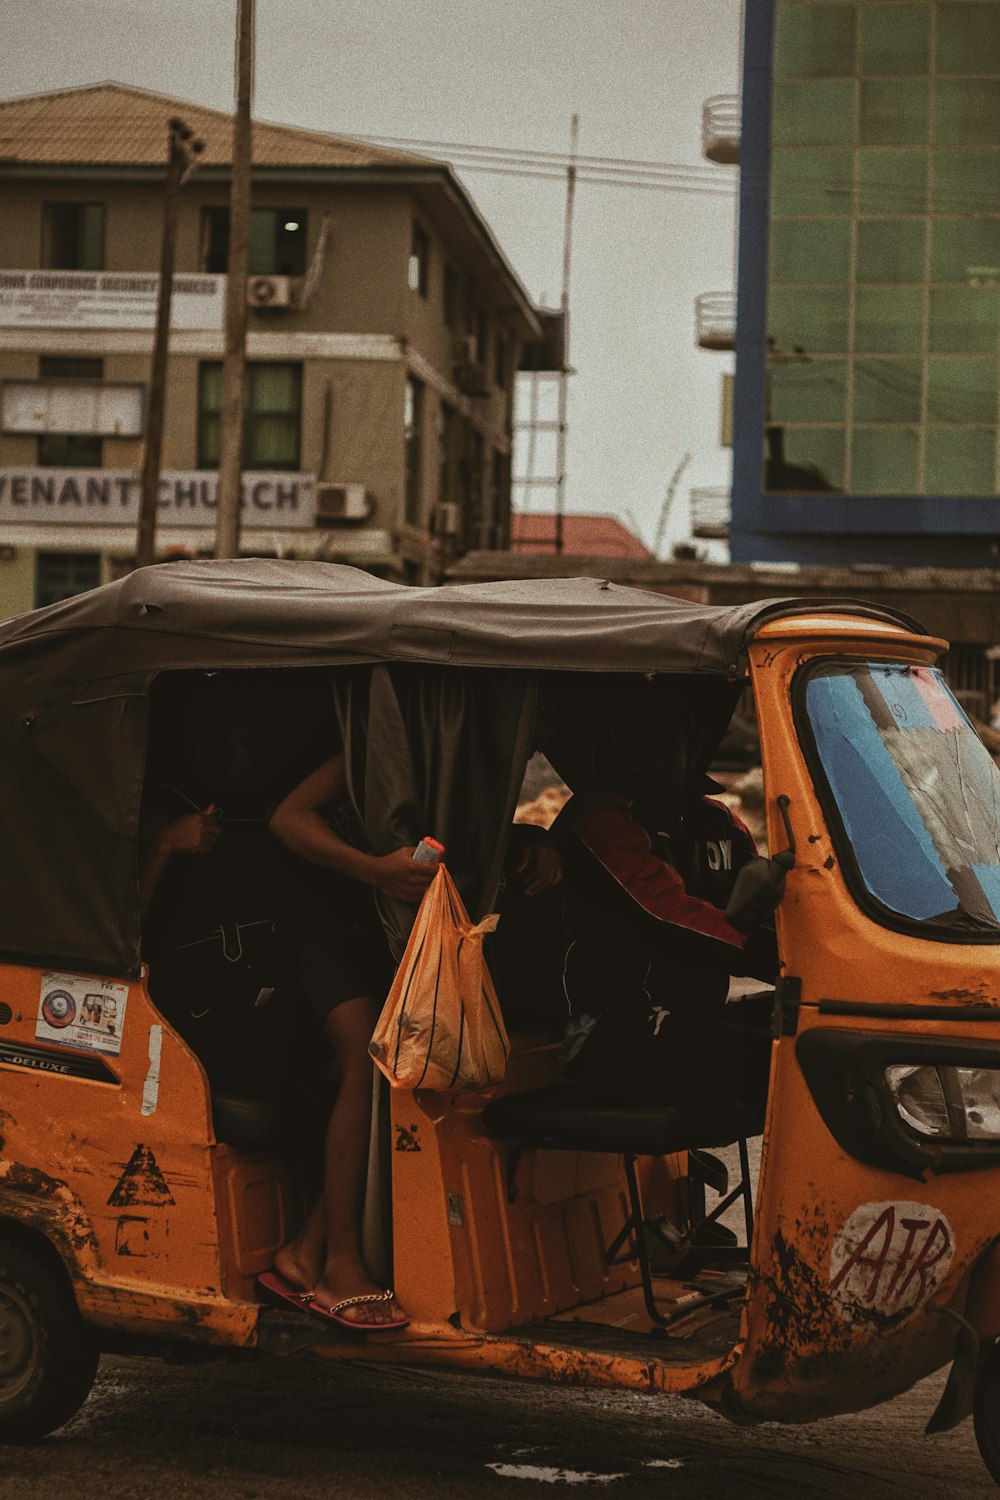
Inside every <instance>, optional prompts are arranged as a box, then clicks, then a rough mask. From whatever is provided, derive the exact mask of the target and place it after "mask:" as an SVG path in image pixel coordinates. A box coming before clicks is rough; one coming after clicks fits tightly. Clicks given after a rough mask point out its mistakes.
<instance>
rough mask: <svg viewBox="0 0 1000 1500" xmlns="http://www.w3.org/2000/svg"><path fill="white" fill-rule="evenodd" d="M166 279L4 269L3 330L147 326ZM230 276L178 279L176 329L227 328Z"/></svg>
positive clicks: (0, 287)
mask: <svg viewBox="0 0 1000 1500" xmlns="http://www.w3.org/2000/svg"><path fill="white" fill-rule="evenodd" d="M159 284H160V278H159V276H156V275H150V276H147V275H143V274H142V273H137V272H126V271H0V328H142V329H149V330H152V328H153V326H154V324H155V321H156V296H157V289H158V287H159ZM225 296H226V278H225V277H224V276H198V275H184V276H175V277H174V291H173V297H172V299H171V303H170V326H171V328H207V329H218V328H221V327H222V314H223V307H224V304H225Z"/></svg>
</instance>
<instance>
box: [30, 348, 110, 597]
mask: <svg viewBox="0 0 1000 1500" xmlns="http://www.w3.org/2000/svg"><path fill="white" fill-rule="evenodd" d="M38 373H39V375H40V376H41V378H42V379H43V380H103V378H104V361H103V359H64V358H63V357H62V356H60V355H42V358H41V359H40V361H39V365H38ZM103 462H104V443H103V440H102V439H101V438H100V437H98V436H96V435H95V434H94V433H84V432H80V433H72V432H43V433H40V434H39V437H38V466H39V468H46V469H99V468H100V467H101V464H102V463H103ZM66 555H67V556H76V555H78V554H74V553H67V554H66ZM86 587H87V588H89V587H91V585H90V584H87V585H86ZM70 592H71V593H74V594H75V593H79V592H80V590H79V589H72V590H71V591H70ZM60 597H61V598H65V597H66V596H65V595H61V596H60Z"/></svg>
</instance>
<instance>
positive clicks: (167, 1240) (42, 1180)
mask: <svg viewBox="0 0 1000 1500" xmlns="http://www.w3.org/2000/svg"><path fill="white" fill-rule="evenodd" d="M96 978H97V981H98V982H99V976H97V977H96ZM40 986H41V973H40V971H39V970H37V969H28V968H20V967H14V966H10V965H4V966H3V967H0V999H2V1000H4V1001H6V1003H7V1004H8V1005H9V1006H10V1008H11V1011H12V1013H13V1014H12V1017H11V1020H10V1021H9V1022H8V1024H7V1025H6V1026H5V1027H4V1028H3V1039H4V1041H6V1042H11V1043H19V1044H22V1045H37V1044H36V1025H37V1018H38V1014H39V999H40ZM120 1040H121V1051H120V1053H119V1055H118V1056H113V1055H112V1056H108V1055H103V1056H104V1061H105V1062H106V1064H107V1066H108V1067H109V1068H110V1069H111V1071H112V1073H113V1074H114V1075H115V1076H116V1078H117V1083H102V1082H96V1081H92V1080H89V1079H82V1078H74V1077H63V1076H56V1075H54V1074H52V1073H49V1072H38V1071H33V1070H30V1069H28V1068H22V1067H17V1066H0V1134H2V1137H3V1146H2V1151H0V1220H2V1219H4V1218H10V1219H15V1220H17V1221H18V1222H20V1223H22V1224H24V1225H25V1226H26V1227H28V1228H32V1229H35V1230H37V1231H38V1232H40V1233H42V1234H44V1235H45V1237H46V1238H47V1239H49V1240H50V1241H51V1242H52V1244H53V1245H54V1246H55V1247H56V1249H57V1250H58V1251H59V1253H60V1255H61V1256H62V1258H63V1261H64V1262H65V1264H66V1267H67V1270H68V1271H69V1273H70V1276H71V1277H72V1279H73V1283H74V1288H75V1291H76V1297H77V1301H78V1302H79V1305H80V1308H81V1311H82V1312H83V1314H84V1316H85V1317H86V1318H87V1319H88V1320H89V1321H91V1322H93V1323H94V1324H96V1325H98V1326H100V1327H105V1328H120V1329H124V1330H132V1331H141V1332H143V1333H151V1334H156V1333H161V1334H172V1333H181V1334H182V1335H183V1336H184V1337H186V1338H200V1339H204V1340H210V1341H218V1342H221V1343H244V1342H246V1341H247V1340H248V1339H249V1338H250V1337H251V1336H252V1334H253V1331H254V1327H255V1323H256V1314H257V1308H256V1307H254V1306H252V1305H248V1304H245V1303H242V1302H238V1301H232V1300H230V1298H228V1297H227V1296H226V1295H225V1293H224V1290H223V1284H222V1261H221V1257H220V1244H219V1221H218V1217H217V1213H216V1193H215V1187H214V1180H213V1163H212V1153H213V1150H214V1143H213V1136H212V1129H211V1120H210V1117H209V1108H208V1095H207V1089H206V1085H205V1078H204V1074H203V1073H202V1070H201V1067H200V1066H199V1064H198V1062H197V1060H196V1059H195V1058H194V1057H193V1055H192V1054H191V1052H190V1051H189V1050H188V1048H187V1047H186V1046H185V1045H184V1043H183V1042H182V1041H181V1040H180V1038H179V1037H178V1036H177V1035H176V1034H175V1033H174V1032H172V1031H171V1030H170V1028H169V1027H168V1026H167V1025H166V1024H165V1023H164V1021H163V1019H162V1017H161V1016H160V1015H159V1013H158V1012H157V1011H156V1010H155V1008H154V1007H153V1005H152V1003H151V1002H150V1000H149V997H148V995H147V994H146V991H145V988H144V986H143V985H142V984H141V983H133V984H131V985H129V990H128V999H127V1002H126V1005H125V1014H124V1021H123V1025H122V1027H121V1038H120ZM44 1045H45V1046H46V1047H47V1048H48V1047H49V1046H50V1045H51V1044H50V1043H45V1044H44ZM157 1051H158V1054H159V1056H158V1067H157V1063H156V1061H155V1060H154V1054H155V1053H156V1052H157ZM52 1056H53V1058H54V1059H59V1058H60V1057H66V1056H69V1057H77V1058H78V1057H79V1056H80V1053H79V1051H73V1050H70V1049H65V1050H63V1051H60V1050H59V1049H58V1047H53V1048H52Z"/></svg>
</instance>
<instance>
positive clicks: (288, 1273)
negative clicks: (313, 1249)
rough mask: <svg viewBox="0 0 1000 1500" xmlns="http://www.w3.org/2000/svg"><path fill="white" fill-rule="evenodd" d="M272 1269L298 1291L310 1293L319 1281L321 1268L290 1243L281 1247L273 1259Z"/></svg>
mask: <svg viewBox="0 0 1000 1500" xmlns="http://www.w3.org/2000/svg"><path fill="white" fill-rule="evenodd" d="M274 1269H275V1270H276V1271H277V1272H278V1273H279V1275H281V1276H283V1277H284V1278H285V1280H286V1281H290V1282H291V1284H292V1286H294V1287H297V1288H298V1290H299V1291H302V1292H311V1291H313V1289H314V1288H315V1286H316V1283H317V1281H318V1280H319V1275H320V1270H321V1267H320V1266H319V1265H318V1264H313V1263H312V1262H311V1261H310V1258H309V1256H307V1255H305V1254H303V1252H302V1250H301V1249H300V1248H299V1246H297V1245H296V1244H295V1243H294V1242H292V1243H290V1244H288V1245H282V1247H281V1249H280V1250H279V1251H278V1253H277V1255H276V1256H275V1257H274Z"/></svg>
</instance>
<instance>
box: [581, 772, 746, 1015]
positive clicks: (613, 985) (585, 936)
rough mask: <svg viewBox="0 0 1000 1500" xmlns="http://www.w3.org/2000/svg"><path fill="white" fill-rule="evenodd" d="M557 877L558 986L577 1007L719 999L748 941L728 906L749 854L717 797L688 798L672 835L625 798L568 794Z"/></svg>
mask: <svg viewBox="0 0 1000 1500" xmlns="http://www.w3.org/2000/svg"><path fill="white" fill-rule="evenodd" d="M552 833H553V836H554V838H555V840H556V844H557V847H558V849H559V853H560V857H561V859H562V863H563V874H564V880H565V885H564V890H565V902H564V920H565V923H566V929H567V949H566V956H565V963H564V973H563V980H564V987H565V990H566V998H567V1002H568V1004H569V1007H570V1010H571V1011H572V1012H573V1013H574V1014H575V1015H578V1016H580V1015H591V1016H599V1015H601V1014H602V1013H603V1012H604V1011H606V1010H608V1009H610V1008H615V1007H618V1006H621V1005H641V1006H649V1005H650V1004H652V1005H654V1006H663V1007H665V1008H667V1009H677V1008H686V1007H687V1006H694V1007H697V1008H698V1009H699V1010H702V1009H704V1008H705V1007H706V1006H707V1007H714V1006H721V1005H722V1004H723V1003H724V1002H725V998H726V993H727V990H728V985H729V976H730V975H731V974H741V973H744V972H745V957H744V949H745V948H746V944H747V938H746V935H745V934H744V933H742V932H739V931H737V929H736V928H735V927H732V926H731V925H730V924H729V922H727V921H726V918H725V916H724V915H723V912H724V908H725V906H726V903H727V901H728V899H729V896H730V893H731V891H732V888H733V883H734V881H735V879H736V875H737V874H738V872H739V870H740V869H741V868H742V867H743V865H744V864H746V862H747V860H749V859H751V858H753V856H754V855H755V854H756V852H757V850H756V846H755V844H754V841H753V838H752V836H751V834H750V832H749V830H748V829H747V828H746V827H745V826H744V825H743V824H742V823H741V822H740V820H739V819H738V818H736V817H735V816H734V815H733V814H732V813H731V812H730V810H729V809H728V807H726V806H725V805H724V804H723V803H721V802H714V801H712V800H711V799H709V798H707V797H702V798H695V799H693V800H692V801H691V802H690V804H689V805H688V806H687V807H686V809H685V812H684V817H683V819H682V820H681V823H680V826H679V828H678V829H677V830H676V831H673V832H670V833H668V832H666V831H664V830H661V829H659V828H657V827H656V826H655V824H654V823H652V822H650V821H649V820H648V819H642V818H641V817H640V816H639V814H638V812H637V810H636V808H635V807H634V805H633V804H632V803H631V801H630V799H629V798H628V797H627V796H625V795H622V794H618V793H614V792H603V791H588V792H583V793H580V794H578V795H577V796H574V797H573V798H572V799H571V800H570V802H568V803H567V804H566V806H565V808H564V809H563V811H562V812H561V813H560V815H559V817H558V818H557V819H556V822H555V824H554V825H553V828H552Z"/></svg>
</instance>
